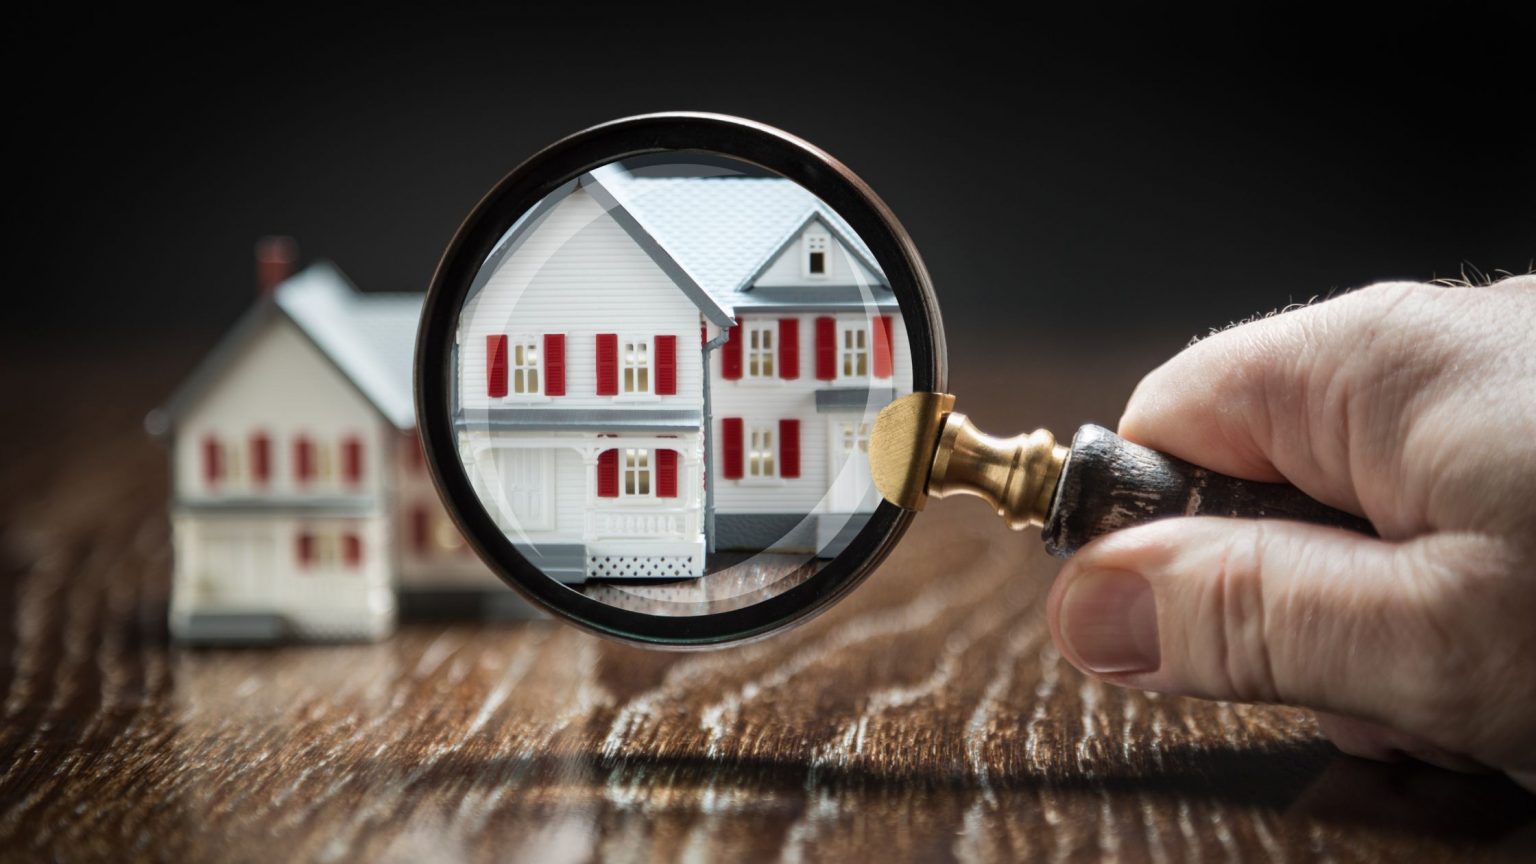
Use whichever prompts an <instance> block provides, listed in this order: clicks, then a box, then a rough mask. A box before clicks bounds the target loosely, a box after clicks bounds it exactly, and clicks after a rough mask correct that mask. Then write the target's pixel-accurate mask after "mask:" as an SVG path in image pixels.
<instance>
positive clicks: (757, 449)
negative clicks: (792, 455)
mask: <svg viewBox="0 0 1536 864" xmlns="http://www.w3.org/2000/svg"><path fill="white" fill-rule="evenodd" d="M745 435H746V439H747V440H746V441H743V442H742V443H743V444H744V445H745V447H744V449H745V450H746V452H745V453H743V454H742V456H743V458H744V461H745V462H746V464H745V465H744V466H742V467H743V468H744V469H745V470H743V471H742V479H744V480H754V481H758V482H764V481H774V480H778V479H779V450H778V446H779V442H778V436H779V430H778V429H777V428H775V427H773V426H749V427H747V430H746V433H745Z"/></svg>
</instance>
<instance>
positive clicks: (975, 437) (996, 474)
mask: <svg viewBox="0 0 1536 864" xmlns="http://www.w3.org/2000/svg"><path fill="white" fill-rule="evenodd" d="M1066 458H1067V449H1066V448H1065V447H1060V446H1057V444H1056V436H1054V435H1052V434H1051V433H1050V432H1049V431H1047V430H1045V429H1036V430H1035V431H1034V432H1031V433H1029V434H1028V435H1015V436H1014V437H1012V438H994V437H993V436H991V435H988V434H986V433H985V432H982V431H981V430H980V429H977V428H976V427H975V426H974V425H973V424H972V423H971V421H970V419H969V418H968V417H966V416H965V415H964V414H957V413H953V412H952V413H950V414H949V415H948V416H947V417H945V418H944V428H943V431H942V432H941V433H940V436H939V446H938V449H937V450H936V451H935V452H934V455H933V470H932V473H931V474H930V475H929V478H928V494H930V495H934V496H937V497H939V498H945V497H948V496H950V495H975V496H976V497H978V498H981V499H983V500H985V501H986V502H987V503H988V504H990V505H992V509H994V510H996V511H997V515H998V516H1001V517H1002V518H1003V521H1005V522H1007V523H1008V526H1009V527H1010V528H1013V529H1015V530H1018V529H1021V528H1024V527H1027V526H1030V525H1044V524H1045V520H1046V518H1047V516H1049V514H1050V507H1051V496H1052V495H1053V494H1055V491H1056V481H1057V480H1058V479H1060V477H1061V470H1062V466H1063V465H1064V464H1065V463H1066Z"/></svg>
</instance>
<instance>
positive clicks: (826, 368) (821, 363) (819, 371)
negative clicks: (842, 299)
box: [816, 315, 837, 381]
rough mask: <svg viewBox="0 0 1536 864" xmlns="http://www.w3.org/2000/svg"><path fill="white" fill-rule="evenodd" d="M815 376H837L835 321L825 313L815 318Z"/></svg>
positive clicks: (827, 378)
mask: <svg viewBox="0 0 1536 864" xmlns="http://www.w3.org/2000/svg"><path fill="white" fill-rule="evenodd" d="M816 377H817V378H818V379H820V380H822V381H831V380H832V379H834V378H836V377H837V321H836V320H834V319H832V318H830V317H828V316H825V315H823V316H822V317H820V318H817V319H816Z"/></svg>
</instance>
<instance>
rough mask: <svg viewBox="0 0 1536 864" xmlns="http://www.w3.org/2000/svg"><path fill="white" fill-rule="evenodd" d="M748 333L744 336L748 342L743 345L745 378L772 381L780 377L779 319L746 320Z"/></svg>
mask: <svg viewBox="0 0 1536 864" xmlns="http://www.w3.org/2000/svg"><path fill="white" fill-rule="evenodd" d="M745 326H746V333H744V334H743V338H744V339H745V341H746V344H745V345H743V346H742V353H743V354H745V355H746V356H745V357H743V358H742V359H743V361H744V362H743V365H744V366H745V369H744V370H743V373H744V374H743V375H742V377H743V378H746V379H751V380H754V381H771V380H774V379H776V378H777V377H778V372H779V366H778V364H779V358H778V349H779V346H778V344H777V343H778V339H779V334H778V330H779V322H778V319H773V320H768V321H753V320H751V319H748V320H747V322H746V325H745Z"/></svg>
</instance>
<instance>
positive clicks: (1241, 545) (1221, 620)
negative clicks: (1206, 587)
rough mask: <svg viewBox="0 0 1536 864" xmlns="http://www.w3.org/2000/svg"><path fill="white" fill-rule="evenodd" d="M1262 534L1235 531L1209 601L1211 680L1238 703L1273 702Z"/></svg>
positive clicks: (1257, 529)
mask: <svg viewBox="0 0 1536 864" xmlns="http://www.w3.org/2000/svg"><path fill="white" fill-rule="evenodd" d="M1264 543H1265V540H1264V529H1263V526H1262V525H1260V524H1257V523H1255V524H1251V525H1248V526H1246V528H1245V530H1240V531H1234V532H1233V534H1232V537H1231V539H1230V540H1229V541H1228V542H1227V544H1226V547H1225V549H1224V550H1223V553H1222V555H1221V557H1220V558H1219V560H1218V566H1217V571H1216V577H1215V579H1214V581H1213V583H1212V593H1211V599H1210V607H1211V618H1212V620H1213V622H1214V628H1213V633H1212V636H1213V641H1214V642H1215V644H1216V645H1217V646H1218V650H1217V651H1215V652H1213V655H1212V657H1213V661H1214V662H1213V666H1212V668H1211V670H1210V674H1211V675H1213V676H1214V677H1215V678H1216V679H1217V680H1216V681H1215V682H1214V683H1215V684H1216V685H1217V687H1218V688H1219V689H1220V690H1221V691H1222V692H1225V693H1228V694H1230V695H1231V698H1233V699H1237V700H1239V701H1242V702H1278V701H1281V700H1282V694H1281V693H1280V691H1279V689H1278V688H1277V687H1276V684H1275V672H1274V664H1273V662H1272V658H1271V654H1270V645H1269V630H1270V628H1269V622H1268V609H1267V606H1266V598H1265V593H1264V564H1263V562H1264Z"/></svg>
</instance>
